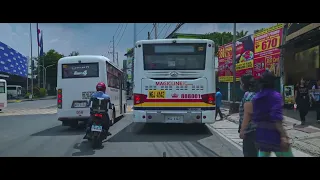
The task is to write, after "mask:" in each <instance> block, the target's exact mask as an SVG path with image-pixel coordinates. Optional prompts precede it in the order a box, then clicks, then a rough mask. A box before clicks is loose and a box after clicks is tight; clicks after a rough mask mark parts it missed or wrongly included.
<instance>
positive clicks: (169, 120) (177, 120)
mask: <svg viewBox="0 0 320 180" xmlns="http://www.w3.org/2000/svg"><path fill="white" fill-rule="evenodd" d="M165 121H166V123H183V116H166V117H165Z"/></svg>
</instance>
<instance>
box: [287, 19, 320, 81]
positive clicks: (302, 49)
mask: <svg viewBox="0 0 320 180" xmlns="http://www.w3.org/2000/svg"><path fill="white" fill-rule="evenodd" d="M319 27H320V23H299V24H298V23H293V24H291V25H289V27H288V30H287V36H286V43H285V45H284V46H282V49H283V58H284V61H283V62H284V64H283V65H284V84H285V85H295V84H297V83H298V82H299V80H300V79H301V78H302V77H304V78H305V79H307V80H309V81H310V82H311V83H310V85H311V84H312V83H314V81H315V80H316V79H320V71H319V61H320V59H319V51H320V48H319V46H320V30H319Z"/></svg>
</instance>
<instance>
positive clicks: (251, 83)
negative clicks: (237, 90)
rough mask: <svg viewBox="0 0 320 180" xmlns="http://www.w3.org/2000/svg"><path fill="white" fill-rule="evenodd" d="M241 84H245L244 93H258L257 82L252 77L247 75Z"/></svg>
mask: <svg viewBox="0 0 320 180" xmlns="http://www.w3.org/2000/svg"><path fill="white" fill-rule="evenodd" d="M241 83H242V84H243V86H242V87H243V90H244V91H251V92H255V91H256V89H257V88H256V80H255V79H254V77H253V76H252V75H249V74H245V75H243V76H241Z"/></svg>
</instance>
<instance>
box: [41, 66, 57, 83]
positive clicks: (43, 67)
mask: <svg viewBox="0 0 320 180" xmlns="http://www.w3.org/2000/svg"><path fill="white" fill-rule="evenodd" d="M54 65H55V64H51V65H49V66H42V65H39V66H40V67H42V69H43V70H44V77H43V88H45V89H46V84H47V68H48V67H51V66H54Z"/></svg>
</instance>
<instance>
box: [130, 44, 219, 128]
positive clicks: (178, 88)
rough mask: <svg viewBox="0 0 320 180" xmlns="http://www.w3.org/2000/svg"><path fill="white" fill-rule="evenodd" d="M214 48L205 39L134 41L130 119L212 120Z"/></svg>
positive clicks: (161, 121)
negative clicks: (131, 110)
mask: <svg viewBox="0 0 320 180" xmlns="http://www.w3.org/2000/svg"><path fill="white" fill-rule="evenodd" d="M214 47H215V45H214V42H213V41H211V40H205V39H156V40H142V41H138V42H137V43H136V46H135V52H134V55H135V66H134V90H133V96H134V97H133V103H134V106H133V117H134V122H144V123H214V121H215V120H214V119H215V92H216V89H215V80H216V79H215V73H214Z"/></svg>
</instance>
